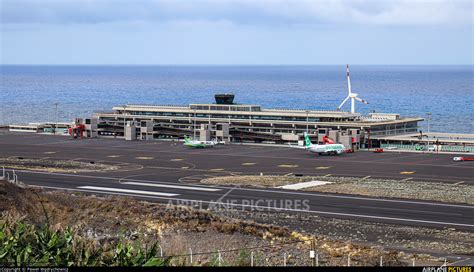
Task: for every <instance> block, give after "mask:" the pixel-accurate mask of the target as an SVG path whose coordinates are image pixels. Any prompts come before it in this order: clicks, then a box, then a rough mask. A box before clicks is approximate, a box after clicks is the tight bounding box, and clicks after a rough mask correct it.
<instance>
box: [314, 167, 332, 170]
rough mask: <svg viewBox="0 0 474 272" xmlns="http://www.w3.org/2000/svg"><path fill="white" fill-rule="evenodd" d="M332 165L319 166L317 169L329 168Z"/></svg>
mask: <svg viewBox="0 0 474 272" xmlns="http://www.w3.org/2000/svg"><path fill="white" fill-rule="evenodd" d="M329 168H331V166H318V167H316V169H319V170H322V169H329Z"/></svg>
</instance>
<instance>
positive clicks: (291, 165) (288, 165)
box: [278, 164, 299, 168]
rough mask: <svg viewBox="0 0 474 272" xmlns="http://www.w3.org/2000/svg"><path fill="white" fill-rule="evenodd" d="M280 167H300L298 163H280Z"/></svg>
mask: <svg viewBox="0 0 474 272" xmlns="http://www.w3.org/2000/svg"><path fill="white" fill-rule="evenodd" d="M278 167H281V168H296V167H299V166H298V164H280V165H278Z"/></svg>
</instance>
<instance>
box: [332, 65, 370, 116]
mask: <svg viewBox="0 0 474 272" xmlns="http://www.w3.org/2000/svg"><path fill="white" fill-rule="evenodd" d="M346 76H347V90H348V91H349V93H348V95H347V97H346V98H345V99H344V100H343V101H342V103H341V105H339V107H337V110H340V109H341V108H342V106H344V104H345V103H346V102H347V100H349V99H350V100H351V113H355V101H356V100H357V101H359V102H362V103H364V104H369V102H367V101H366V100H364V99H360V98H359V97H358V94H356V93H353V92H352V88H351V77H350V75H349V64H347V66H346Z"/></svg>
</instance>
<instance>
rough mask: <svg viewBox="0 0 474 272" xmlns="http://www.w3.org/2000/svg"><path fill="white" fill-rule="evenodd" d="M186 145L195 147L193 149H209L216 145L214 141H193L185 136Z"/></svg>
mask: <svg viewBox="0 0 474 272" xmlns="http://www.w3.org/2000/svg"><path fill="white" fill-rule="evenodd" d="M184 145H185V146H189V147H193V148H209V147H214V145H216V143H215V142H212V141H197V140H191V139H190V138H189V137H188V136H184Z"/></svg>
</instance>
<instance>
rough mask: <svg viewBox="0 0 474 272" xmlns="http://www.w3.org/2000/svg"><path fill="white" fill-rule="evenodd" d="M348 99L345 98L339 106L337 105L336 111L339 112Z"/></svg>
mask: <svg viewBox="0 0 474 272" xmlns="http://www.w3.org/2000/svg"><path fill="white" fill-rule="evenodd" d="M349 98H350V97H349V96H348V97H346V99H344V101H342V103H341V105H339V107H337V109H338V110H340V109H341V108H342V106H344V103H346V102H347V100H349Z"/></svg>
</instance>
